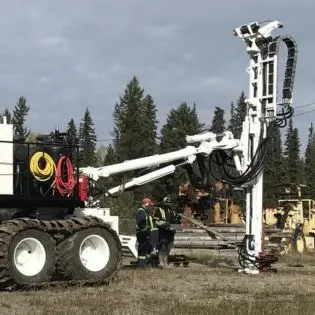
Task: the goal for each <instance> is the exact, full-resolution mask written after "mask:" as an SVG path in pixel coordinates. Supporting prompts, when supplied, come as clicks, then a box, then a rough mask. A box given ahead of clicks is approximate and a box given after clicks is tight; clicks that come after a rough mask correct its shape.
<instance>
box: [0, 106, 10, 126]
mask: <svg viewBox="0 0 315 315" xmlns="http://www.w3.org/2000/svg"><path fill="white" fill-rule="evenodd" d="M4 116H5V117H6V118H7V124H11V122H12V115H11V112H10V111H9V110H8V108H7V107H6V109H5V110H4V112H3V113H2V114H0V122H1V123H3V117H4Z"/></svg>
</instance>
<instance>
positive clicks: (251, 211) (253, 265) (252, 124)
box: [234, 21, 296, 273]
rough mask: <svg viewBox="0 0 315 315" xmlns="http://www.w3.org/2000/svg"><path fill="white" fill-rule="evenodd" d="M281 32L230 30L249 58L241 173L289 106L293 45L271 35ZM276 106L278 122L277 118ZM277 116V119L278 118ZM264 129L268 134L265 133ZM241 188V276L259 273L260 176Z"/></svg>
mask: <svg viewBox="0 0 315 315" xmlns="http://www.w3.org/2000/svg"><path fill="white" fill-rule="evenodd" d="M279 28H282V24H281V23H280V22H279V21H273V22H270V23H268V24H266V25H264V26H261V25H259V24H258V23H251V24H249V25H243V26H241V27H239V28H236V29H235V30H234V35H235V36H238V37H239V38H241V39H243V40H244V42H245V44H246V47H247V53H248V55H249V58H250V63H249V68H248V74H249V94H248V99H247V100H246V103H247V115H246V117H245V121H244V122H243V133H242V136H241V146H242V148H241V152H242V173H244V172H245V171H246V169H247V167H248V166H249V165H250V163H251V162H252V161H253V160H254V155H255V154H256V153H257V152H258V150H259V149H260V146H261V144H262V141H264V139H267V140H268V137H272V136H273V134H272V128H275V127H276V126H279V127H282V124H283V122H284V121H285V119H286V117H285V116H286V115H288V114H290V111H288V110H289V109H290V108H291V103H292V88H293V81H294V74H295V66H296V45H295V42H294V41H293V40H292V39H290V38H288V37H279V36H278V37H272V32H273V31H275V30H276V29H279ZM280 40H281V41H283V42H284V43H285V44H286V45H287V49H288V58H287V64H286V71H285V80H284V85H283V91H282V92H283V95H282V102H281V103H280V104H278V86H277V85H278V71H277V70H278V43H279V42H280ZM278 106H280V109H281V110H282V112H281V115H282V119H279V116H277V111H278ZM281 115H280V116H281ZM268 128H269V129H271V132H268ZM243 187H244V188H245V190H246V236H245V246H246V250H245V253H246V255H245V256H248V258H249V259H247V260H246V259H245V261H244V266H243V268H244V272H246V273H259V268H257V262H258V261H259V257H260V256H261V254H262V252H263V246H262V241H263V239H262V238H263V235H262V234H263V233H262V230H263V227H262V222H263V218H262V213H263V172H262V171H260V172H259V173H258V175H257V176H256V177H255V178H253V180H252V181H250V182H249V183H245V184H244V185H243Z"/></svg>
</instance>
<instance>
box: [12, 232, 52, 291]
mask: <svg viewBox="0 0 315 315" xmlns="http://www.w3.org/2000/svg"><path fill="white" fill-rule="evenodd" d="M55 254H56V253H55V244H54V241H53V239H52V238H51V237H50V236H49V235H48V234H47V233H45V232H42V231H39V230H34V229H28V230H24V231H22V232H20V233H18V234H16V235H15V237H14V238H13V239H12V241H11V243H10V245H9V250H8V264H9V270H10V274H11V278H12V279H13V280H14V281H15V282H16V283H18V284H21V285H23V284H25V285H27V284H38V283H42V282H46V281H50V280H51V278H52V277H53V274H54V268H55V257H56V256H55Z"/></svg>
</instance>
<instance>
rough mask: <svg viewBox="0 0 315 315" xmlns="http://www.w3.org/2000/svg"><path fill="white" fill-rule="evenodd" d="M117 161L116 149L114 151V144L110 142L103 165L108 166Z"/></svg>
mask: <svg viewBox="0 0 315 315" xmlns="http://www.w3.org/2000/svg"><path fill="white" fill-rule="evenodd" d="M115 163H116V156H115V151H114V148H113V146H112V145H111V144H110V145H109V146H108V148H107V154H106V156H105V159H104V162H103V165H104V166H107V165H111V164H115Z"/></svg>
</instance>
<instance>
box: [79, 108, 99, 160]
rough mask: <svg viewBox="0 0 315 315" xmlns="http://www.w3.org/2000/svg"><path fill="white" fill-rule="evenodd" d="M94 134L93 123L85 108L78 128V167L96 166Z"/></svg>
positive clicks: (95, 138)
mask: <svg viewBox="0 0 315 315" xmlns="http://www.w3.org/2000/svg"><path fill="white" fill-rule="evenodd" d="M96 141H97V137H96V133H95V129H94V123H93V120H92V117H91V114H90V111H89V109H88V108H87V109H86V111H85V113H84V117H83V119H82V121H81V123H80V127H79V143H80V165H81V166H96V163H97V159H96Z"/></svg>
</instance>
